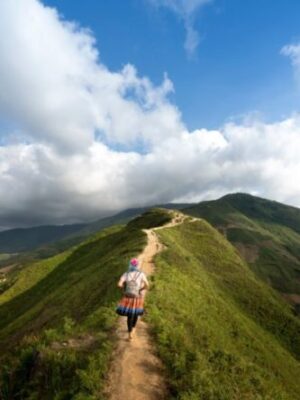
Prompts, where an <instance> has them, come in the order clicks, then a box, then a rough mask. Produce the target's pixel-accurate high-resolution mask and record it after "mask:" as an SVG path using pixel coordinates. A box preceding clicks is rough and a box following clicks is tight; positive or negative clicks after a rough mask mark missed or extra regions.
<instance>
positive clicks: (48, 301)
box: [0, 210, 170, 400]
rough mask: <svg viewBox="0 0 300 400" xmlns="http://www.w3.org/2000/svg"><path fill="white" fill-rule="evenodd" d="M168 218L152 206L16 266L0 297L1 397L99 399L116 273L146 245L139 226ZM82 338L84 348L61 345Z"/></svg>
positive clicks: (113, 321)
mask: <svg viewBox="0 0 300 400" xmlns="http://www.w3.org/2000/svg"><path fill="white" fill-rule="evenodd" d="M169 218H170V217H169V213H166V212H165V213H164V212H162V210H152V211H151V212H148V213H147V214H146V215H145V218H144V220H143V219H142V218H139V219H138V221H137V225H138V226H136V225H135V224H134V223H131V224H129V225H128V226H126V227H122V226H117V227H111V228H108V229H107V230H105V231H101V232H100V233H98V234H96V235H93V236H92V237H90V238H89V239H88V240H87V241H86V242H85V243H84V244H82V245H80V246H77V247H76V248H73V249H72V250H70V251H68V252H65V253H62V254H60V255H57V256H55V257H53V258H51V259H48V260H44V261H42V262H39V263H34V264H33V265H29V266H27V267H26V268H24V270H23V271H22V272H21V273H20V275H19V277H18V280H17V281H16V283H15V284H14V285H13V286H12V287H11V288H10V289H8V290H7V291H6V292H5V293H3V294H2V295H0V301H2V304H1V305H0V362H1V364H0V398H1V400H2V399H3V400H10V399H12V398H13V399H16V400H19V399H20V400H21V399H22V400H23V399H30V400H40V399H43V400H44V399H45V400H48V399H49V400H52V399H56V400H62V399H76V400H80V399H81V400H83V399H85V400H88V399H90V400H92V399H101V398H103V393H102V391H103V385H104V382H105V374H106V372H107V368H108V365H109V359H110V356H111V352H112V349H113V345H114V340H115V336H114V330H115V324H116V320H117V314H116V313H115V307H116V304H117V301H118V299H119V298H120V292H119V289H118V288H117V282H118V279H119V277H120V275H121V274H122V273H123V272H124V270H125V269H127V263H128V260H129V259H130V258H131V257H132V256H136V255H138V254H139V253H140V252H141V251H142V249H143V248H144V246H145V244H146V235H145V233H144V232H142V230H141V229H143V228H146V227H148V226H149V225H151V224H152V225H153V226H154V225H155V224H156V223H158V224H159V223H163V221H165V220H166V219H167V220H168V219H169ZM151 219H153V221H152V222H151ZM89 336H92V337H93V338H94V339H93V340H94V342H93V345H92V348H89V347H88V348H85V347H84V346H82V348H80V349H72V348H69V347H68V346H65V347H63V345H62V343H66V342H67V341H68V340H69V339H72V340H80V338H82V337H83V338H84V337H89ZM55 343H56V344H57V343H58V344H60V349H59V350H57V349H55Z"/></svg>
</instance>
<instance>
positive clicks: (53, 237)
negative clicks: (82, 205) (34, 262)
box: [0, 224, 86, 253]
mask: <svg viewBox="0 0 300 400" xmlns="http://www.w3.org/2000/svg"><path fill="white" fill-rule="evenodd" d="M85 226H86V225H85V224H73V225H59V226H56V225H45V226H35V227H33V228H17V229H10V230H7V231H3V232H0V253H20V252H23V251H30V250H33V249H36V248H37V247H39V246H42V245H44V244H46V243H51V242H53V241H57V240H60V239H62V238H64V237H66V236H68V235H71V234H74V233H75V232H78V231H80V230H82V229H83V228H85Z"/></svg>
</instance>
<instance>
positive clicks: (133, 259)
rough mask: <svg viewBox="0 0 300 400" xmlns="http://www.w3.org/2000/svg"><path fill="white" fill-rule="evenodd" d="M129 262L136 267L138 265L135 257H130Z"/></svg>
mask: <svg viewBox="0 0 300 400" xmlns="http://www.w3.org/2000/svg"><path fill="white" fill-rule="evenodd" d="M130 264H131V265H132V266H133V267H137V266H138V265H139V260H138V259H137V258H132V259H131V260H130Z"/></svg>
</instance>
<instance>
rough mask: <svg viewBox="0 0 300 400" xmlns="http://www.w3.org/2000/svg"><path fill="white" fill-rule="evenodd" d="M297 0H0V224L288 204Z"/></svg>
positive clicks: (296, 148)
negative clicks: (211, 203) (186, 205)
mask: <svg viewBox="0 0 300 400" xmlns="http://www.w3.org/2000/svg"><path fill="white" fill-rule="evenodd" d="M299 16H300V3H299V2H298V1H296V0H289V1H283V0H277V1H276V2H274V1H271V0H262V1H258V0H253V1H247V2H241V1H238V0H124V1H119V0H110V1H109V2H108V1H105V0H86V1H85V2H79V1H78V2H74V1H72V0H64V1H58V0H44V1H39V0H0V60H1V63H0V229H8V228H12V227H17V226H24V227H25V226H32V225H40V224H46V223H47V224H48V223H53V224H64V223H73V222H83V221H91V220H95V219H97V218H100V217H102V216H105V215H109V214H112V213H114V212H117V211H119V210H121V209H124V208H129V207H139V206H144V205H151V204H157V203H163V202H176V201H201V200H204V199H214V198H218V197H220V196H222V195H224V194H226V193H232V192H238V191H242V192H248V193H252V194H254V195H259V196H262V197H266V198H270V199H274V200H278V201H281V202H285V203H288V204H291V205H295V206H300V185H299V183H298V176H299V173H300V159H299V156H298V155H299V153H300V115H299V105H300V104H299V100H300V28H299Z"/></svg>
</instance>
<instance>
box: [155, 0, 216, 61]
mask: <svg viewBox="0 0 300 400" xmlns="http://www.w3.org/2000/svg"><path fill="white" fill-rule="evenodd" d="M148 1H149V2H150V3H151V4H153V5H154V6H156V7H166V8H168V9H170V10H171V11H173V12H174V13H175V14H176V15H178V16H179V17H180V18H181V19H182V21H183V23H184V27H185V30H186V37H185V42H184V48H185V50H186V52H187V54H188V55H190V56H191V55H192V54H193V53H194V52H195V50H196V49H197V47H198V45H199V42H200V36H199V33H198V32H197V30H196V29H195V27H194V23H195V16H196V14H197V11H198V10H199V9H200V8H201V7H203V6H204V5H205V4H208V3H211V2H212V0H148Z"/></svg>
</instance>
